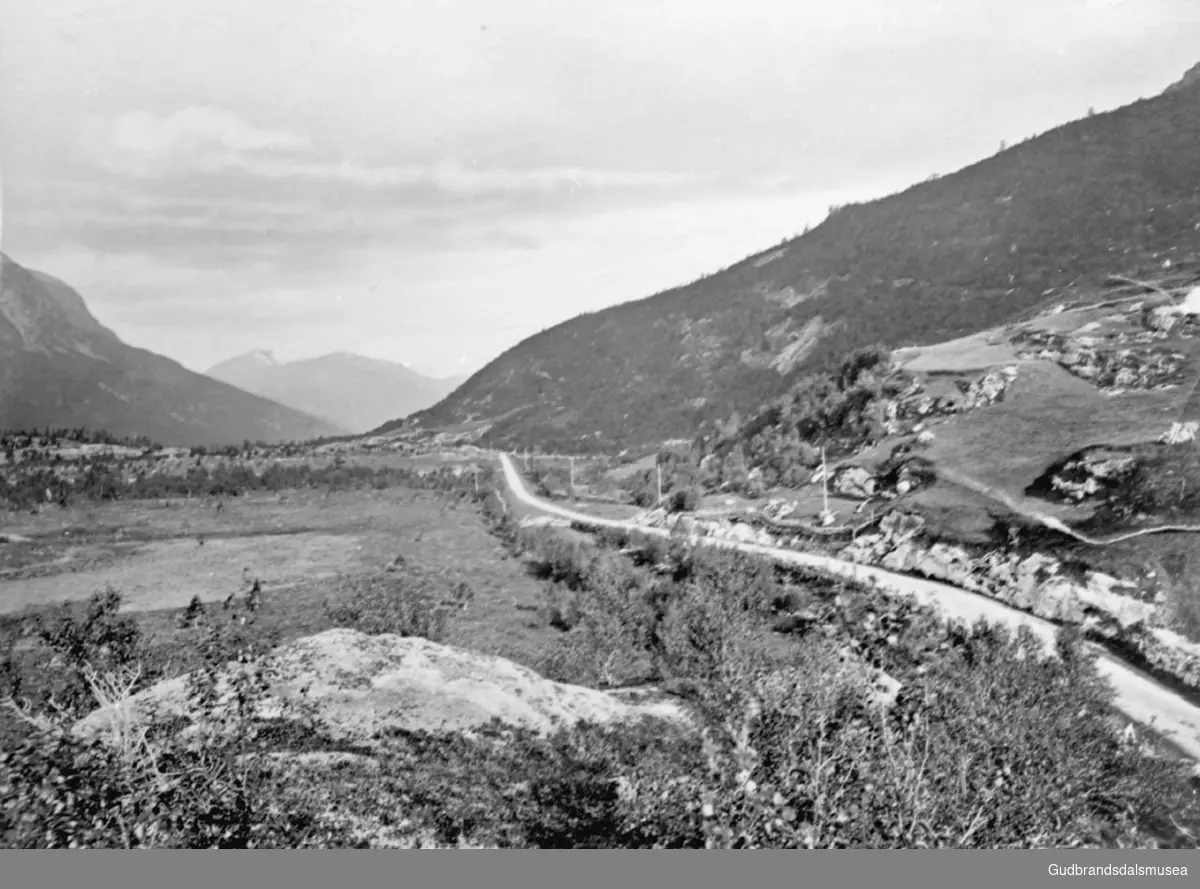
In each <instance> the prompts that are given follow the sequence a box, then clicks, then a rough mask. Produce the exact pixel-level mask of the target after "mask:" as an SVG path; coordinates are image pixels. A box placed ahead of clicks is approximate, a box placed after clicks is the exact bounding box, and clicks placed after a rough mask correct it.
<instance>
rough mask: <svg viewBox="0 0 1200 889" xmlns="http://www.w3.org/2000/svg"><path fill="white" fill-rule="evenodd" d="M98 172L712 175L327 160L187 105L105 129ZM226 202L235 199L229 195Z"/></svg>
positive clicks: (444, 187)
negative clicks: (159, 114) (373, 163)
mask: <svg viewBox="0 0 1200 889" xmlns="http://www.w3.org/2000/svg"><path fill="white" fill-rule="evenodd" d="M105 147H106V150H105V151H103V152H102V153H101V154H100V162H99V164H100V167H101V168H102V169H104V170H105V171H106V172H108V173H111V174H114V175H117V176H120V177H126V178H131V179H145V178H154V179H163V178H172V177H185V176H195V175H197V174H200V175H207V176H211V177H220V176H225V175H229V174H238V175H241V176H244V177H250V178H254V179H260V180H267V181H284V182H289V183H291V182H299V183H317V184H330V185H339V186H347V187H351V188H361V189H366V188H384V189H399V190H415V189H425V190H433V191H438V192H444V193H447V194H450V195H485V194H497V193H499V194H504V193H520V192H540V193H546V192H556V191H565V192H568V193H571V192H574V191H576V190H579V189H639V188H676V187H682V186H688V185H695V184H698V183H703V182H705V181H710V180H711V179H712V178H713V176H712V175H711V174H709V175H700V174H694V173H688V172H681V171H638V170H628V171H626V170H606V169H589V168H580V167H568V166H559V167H533V168H525V169H503V168H496V167H488V166H481V165H479V164H477V163H474V162H472V163H462V162H460V161H456V160H454V159H443V160H440V161H438V162H436V163H426V164H415V163H413V164H403V165H365V164H362V163H357V162H354V161H352V160H348V159H346V158H336V159H333V158H330V157H329V154H328V152H322V151H320V150H319V149H318V148H317V146H316V145H314V143H313V142H312V141H311V140H310V139H308V138H307V137H305V136H302V135H299V134H297V133H292V132H289V131H287V130H283V129H268V128H262V127H257V126H255V125H253V124H251V123H248V122H247V121H245V120H242V119H241V118H239V117H238V116H237V115H235V114H233V113H232V112H230V111H227V110H224V109H218V108H203V107H191V108H186V109H183V110H180V111H176V112H173V113H171V114H167V115H163V116H156V115H154V114H152V113H150V112H148V111H136V112H131V113H128V114H124V115H122V116H120V117H119V118H118V119H117V120H116V121H115V122H114V123H113V124H112V125H111V127H110V130H109V133H108V138H107V140H105ZM230 197H231V198H235V196H234V195H233V194H231V195H230Z"/></svg>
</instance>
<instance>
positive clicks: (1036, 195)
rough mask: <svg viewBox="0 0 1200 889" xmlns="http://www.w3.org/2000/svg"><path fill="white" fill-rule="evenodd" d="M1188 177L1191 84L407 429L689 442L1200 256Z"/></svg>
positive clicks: (985, 167) (693, 288) (512, 371)
mask: <svg viewBox="0 0 1200 889" xmlns="http://www.w3.org/2000/svg"><path fill="white" fill-rule="evenodd" d="M1198 169H1200V89H1197V88H1195V87H1194V84H1193V83H1192V82H1191V81H1190V80H1189V79H1187V78H1185V79H1184V80H1183V81H1181V82H1180V83H1179V85H1178V87H1177V88H1175V89H1171V90H1168V91H1166V92H1164V93H1163V94H1162V95H1160V96H1156V97H1153V98H1150V99H1146V100H1142V101H1138V102H1136V103H1133V104H1131V105H1128V106H1126V107H1124V108H1120V109H1117V110H1115V111H1112V112H1108V113H1104V114H1097V115H1092V116H1089V117H1087V118H1085V119H1083V120H1079V121H1075V122H1073V123H1069V124H1067V125H1065V126H1062V127H1059V128H1057V129H1054V130H1051V131H1050V132H1047V133H1045V134H1043V135H1041V136H1039V137H1037V138H1033V139H1030V140H1028V141H1026V142H1024V143H1021V144H1019V145H1015V146H1013V147H1011V148H1009V149H1008V150H1006V151H1003V152H1000V153H999V154H997V155H995V156H993V157H990V158H987V159H986V160H983V161H981V162H979V163H977V164H974V165H972V166H970V167H967V168H965V169H963V170H960V171H959V172H957V173H954V174H952V175H948V176H944V177H941V178H938V179H933V180H931V181H927V182H923V183H921V184H919V185H916V186H913V187H912V188H909V189H907V190H906V191H904V192H902V193H899V194H895V195H892V196H889V197H886V198H883V199H880V200H876V201H872V202H870V203H866V204H859V205H851V206H847V207H843V208H841V209H839V210H837V211H836V212H834V213H832V214H831V215H830V216H829V217H828V218H827V219H826V220H825V221H824V222H823V223H822V224H821V225H819V226H818V227H816V228H815V229H813V230H812V231H810V232H808V233H806V234H805V235H803V236H801V237H798V238H796V239H793V240H790V241H787V242H784V243H782V244H779V245H777V246H776V247H773V248H771V249H768V250H765V251H763V252H762V253H760V254H758V255H756V256H752V257H750V258H748V259H746V260H743V261H742V262H739V263H737V264H736V265H734V266H732V267H730V268H727V269H725V270H723V271H721V272H719V273H716V274H713V275H711V276H708V277H705V278H703V279H701V280H699V281H696V282H693V283H691V284H689V285H687V286H684V287H680V288H677V289H675V290H670V291H667V292H664V293H660V294H657V295H655V296H652V297H649V298H647V299H643V300H640V301H637V302H632V303H627V304H623V305H619V306H616V307H614V308H611V309H607V310H604V311H601V312H596V313H592V314H587V315H582V316H580V317H577V318H574V319H571V320H570V321H567V322H565V323H563V324H560V325H558V326H556V327H553V328H551V329H549V330H545V331H543V332H541V333H539V334H537V335H535V336H533V337H530V338H529V339H527V340H525V341H524V342H522V343H520V344H518V345H516V346H514V347H513V348H512V349H510V350H508V351H507V352H505V353H504V354H503V355H501V356H500V357H499V358H497V359H496V360H495V361H493V362H492V363H491V364H489V365H488V366H487V367H485V368H483V369H482V370H481V371H479V372H478V373H476V374H475V375H473V376H472V377H471V378H470V379H469V380H468V381H467V382H466V383H465V384H464V385H463V386H462V387H460V388H459V389H458V390H457V391H456V392H454V393H453V394H452V395H451V396H450V397H449V398H447V399H445V400H444V401H442V402H440V403H439V404H438V405H436V406H435V407H433V408H431V409H430V410H427V411H424V412H422V413H420V414H418V415H416V416H415V417H414V418H411V421H410V423H409V424H408V425H410V426H411V425H412V424H413V422H416V423H419V424H420V425H421V426H423V427H424V428H431V427H443V426H447V425H453V424H461V423H464V422H468V421H482V420H487V419H491V418H502V419H500V420H499V421H497V422H496V423H495V424H494V425H493V426H492V428H491V429H490V431H489V435H490V440H491V441H492V442H493V443H495V444H498V445H499V444H505V445H510V446H518V447H519V446H525V445H527V444H536V445H539V446H541V447H543V448H547V449H557V450H564V451H566V450H569V451H577V452H581V451H586V450H601V449H611V448H617V447H628V446H633V445H637V444H642V443H646V442H651V441H661V440H663V439H667V438H674V437H679V436H688V435H690V434H691V433H692V432H693V431H694V430H695V429H696V427H697V425H699V424H700V423H702V422H704V421H706V420H713V419H724V418H727V417H729V415H730V414H731V413H732V412H733V411H734V409H740V410H742V411H745V410H752V409H754V408H755V407H756V406H757V405H759V404H762V403H763V402H764V401H767V400H769V399H772V398H774V397H777V396H779V395H781V394H782V393H784V392H786V391H787V390H788V389H789V388H790V387H791V385H792V384H793V383H794V382H795V381H796V380H797V379H798V378H799V377H800V376H802V375H804V374H805V373H808V372H812V371H817V370H829V369H832V368H833V367H835V366H836V364H837V362H838V361H840V360H841V358H842V357H843V356H844V355H846V354H847V353H848V352H850V351H852V350H853V349H856V348H858V347H862V346H866V345H869V344H873V343H881V344H883V345H886V346H889V347H900V346H907V345H924V344H929V343H935V342H941V341H945V340H949V339H952V338H955V337H960V336H963V335H967V334H971V333H975V332H978V331H980V330H984V329H987V328H990V327H993V326H996V325H998V324H1002V323H1004V322H1007V321H1009V320H1011V319H1013V318H1014V317H1017V316H1020V315H1023V314H1025V313H1028V312H1029V311H1031V310H1033V309H1035V308H1040V307H1044V306H1045V305H1047V304H1048V303H1050V302H1054V301H1059V300H1061V299H1063V298H1064V297H1065V296H1069V295H1070V294H1071V293H1073V292H1075V290H1076V289H1077V288H1078V287H1081V286H1082V287H1088V286H1092V285H1095V284H1098V283H1099V282H1102V281H1103V280H1104V278H1105V276H1107V275H1108V274H1111V273H1124V274H1135V275H1136V274H1140V273H1146V274H1149V273H1151V270H1156V269H1161V267H1162V266H1163V263H1164V262H1165V261H1166V260H1168V259H1170V258H1180V259H1182V258H1185V257H1189V256H1192V255H1193V254H1200V228H1198V227H1197V224H1196V220H1197V219H1200V179H1198V177H1197V173H1196V171H1197V170H1198ZM402 425H404V424H400V423H390V424H387V426H385V427H383V429H382V430H381V431H390V430H391V429H394V428H397V427H399V426H402Z"/></svg>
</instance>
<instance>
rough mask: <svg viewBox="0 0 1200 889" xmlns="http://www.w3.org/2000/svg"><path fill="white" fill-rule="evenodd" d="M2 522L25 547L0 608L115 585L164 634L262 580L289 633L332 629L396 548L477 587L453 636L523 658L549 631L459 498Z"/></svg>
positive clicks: (408, 558) (309, 494)
mask: <svg viewBox="0 0 1200 889" xmlns="http://www.w3.org/2000/svg"><path fill="white" fill-rule="evenodd" d="M14 519H15V520H14ZM5 528H6V530H8V531H12V532H15V533H18V534H20V535H22V536H24V537H27V538H29V541H30V542H28V543H21V544H15V545H13V544H9V545H0V559H2V562H0V569H3V572H4V574H3V576H0V615H4V614H7V615H14V614H17V613H19V612H22V611H23V610H24V609H29V608H38V607H40V606H46V605H51V604H55V603H58V602H62V601H66V600H72V601H81V600H85V599H87V598H88V597H89V596H91V595H92V594H93V593H95V592H97V591H99V590H101V589H103V588H105V587H106V586H111V587H112V588H114V589H116V590H117V591H118V592H120V593H121V594H122V598H123V610H127V611H130V612H137V613H138V615H139V618H140V619H141V621H142V622H143V623H144V624H145V626H146V627H147V628H149V629H151V630H152V631H153V632H154V633H155V634H157V636H158V637H159V638H160V639H161V640H163V641H164V642H165V641H167V640H169V638H170V635H171V632H172V628H173V627H174V626H175V621H176V620H177V615H178V611H179V609H181V608H183V607H185V606H186V605H187V604H188V602H189V601H190V600H191V598H192V597H193V596H199V597H200V599H201V601H204V602H213V601H223V600H224V599H225V598H226V597H228V596H229V595H230V594H234V593H236V594H238V595H244V594H245V593H246V592H247V591H248V590H249V588H250V585H251V584H252V583H253V581H254V580H255V579H258V580H259V581H260V583H261V590H262V608H263V616H264V619H265V620H266V621H267V622H269V623H271V624H273V625H274V626H275V627H276V629H278V631H279V632H280V633H281V634H282V635H281V639H286V638H294V637H297V636H300V635H306V634H309V633H314V632H319V631H320V630H323V629H326V628H327V627H328V626H329V625H330V623H329V618H328V616H327V615H326V614H325V612H324V609H323V606H324V604H325V603H326V602H330V603H331V604H337V603H338V602H339V601H342V600H345V599H346V598H347V597H348V596H350V595H352V594H353V593H354V591H355V590H357V589H361V588H363V587H364V586H365V585H369V584H371V583H373V582H376V581H378V580H379V579H381V578H389V577H390V576H391V575H389V573H388V572H387V570H386V569H387V566H388V564H389V563H390V562H391V561H392V560H393V559H395V558H396V557H397V556H399V557H402V558H403V560H404V562H405V566H406V567H407V568H408V569H411V570H412V571H413V572H417V573H420V574H421V575H422V576H426V577H432V578H435V579H438V580H440V581H442V583H443V585H444V586H446V587H449V586H451V585H453V584H455V583H458V582H463V583H466V584H467V585H468V586H469V587H470V589H471V590H472V592H473V594H474V595H473V598H472V601H471V602H470V605H469V607H468V608H466V609H465V610H464V611H462V612H460V613H457V614H456V615H455V617H454V619H453V620H452V621H451V623H450V625H449V633H450V636H451V638H449V639H447V640H446V641H448V642H450V643H451V644H463V645H466V646H468V647H470V648H472V649H474V650H478V651H483V652H487V653H490V654H497V655H502V656H505V657H509V658H511V659H513V660H516V661H519V662H522V663H531V662H532V660H533V658H534V657H535V654H536V652H537V651H538V650H539V649H540V647H541V646H542V644H543V643H544V641H545V639H546V638H548V634H550V633H552V631H549V630H547V629H546V628H545V627H543V626H542V625H541V623H540V622H539V621H538V620H537V619H536V617H537V615H536V612H537V609H538V607H539V604H540V603H541V601H542V587H541V585H540V583H539V582H538V581H536V580H534V579H533V578H532V577H531V576H530V575H529V574H528V573H527V572H526V571H525V569H524V568H523V567H522V564H521V563H520V562H519V561H517V560H516V559H514V558H512V557H511V556H510V555H509V554H508V553H507V552H506V551H505V550H504V548H503V547H502V545H501V544H500V543H499V541H497V540H496V538H495V537H493V536H492V535H491V534H490V533H489V532H488V530H487V528H486V526H485V524H484V522H483V520H482V519H481V517H480V516H479V514H478V510H477V509H476V508H475V506H474V505H472V504H471V503H470V502H469V501H467V500H459V499H458V498H457V495H448V494H445V493H438V492H433V491H424V490H411V489H406V488H393V489H388V490H384V491H346V492H336V493H330V494H329V495H327V496H326V495H324V494H322V493H320V492H314V491H300V492H297V491H287V492H284V493H283V494H255V495H247V496H244V497H238V498H233V499H229V500H226V501H225V505H224V508H223V509H222V511H221V512H220V513H218V512H217V511H216V510H215V508H214V505H213V504H212V503H206V502H205V501H203V500H192V501H186V500H185V501H174V502H173V503H172V504H171V505H170V506H164V505H163V503H161V502H151V501H135V502H118V503H107V504H99V505H95V506H90V507H84V508H79V509H69V510H57V509H55V510H48V511H45V512H43V513H41V514H40V515H39V516H37V517H31V516H28V515H27V514H19V515H17V516H13V517H10V521H9V522H7V523H6V524H5ZM200 539H203V540H204V543H203V544H200V542H199V540H200ZM402 570H403V569H402Z"/></svg>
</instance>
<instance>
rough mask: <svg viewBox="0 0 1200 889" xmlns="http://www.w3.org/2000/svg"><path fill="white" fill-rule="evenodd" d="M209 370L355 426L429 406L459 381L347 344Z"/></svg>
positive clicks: (255, 356) (248, 357) (361, 428)
mask: <svg viewBox="0 0 1200 889" xmlns="http://www.w3.org/2000/svg"><path fill="white" fill-rule="evenodd" d="M262 356H265V358H266V359H267V360H264V358H263V357H262ZM208 375H209V376H210V377H212V378H214V379H217V380H221V381H222V382H225V383H228V384H230V385H232V386H237V387H238V388H239V389H244V390H245V391H247V392H253V393H254V394H256V395H259V396H261V397H263V398H269V399H271V400H273V401H276V402H278V403H280V404H284V405H287V406H289V407H292V408H294V409H295V410H299V411H303V412H304V413H307V414H312V415H314V416H317V417H324V418H326V419H327V420H329V421H330V422H332V423H334V424H336V425H338V426H340V427H342V428H346V429H350V430H352V431H355V432H366V431H367V430H369V429H373V428H375V427H376V426H378V425H379V424H380V423H383V422H385V421H387V420H390V419H393V418H394V417H396V416H398V415H399V416H404V415H407V414H409V413H413V412H415V411H418V410H421V409H423V408H426V407H429V406H430V405H432V404H434V403H436V402H437V401H438V400H439V399H441V398H443V397H445V396H446V395H447V394H449V392H450V390H451V389H452V388H453V387H454V385H455V384H456V382H457V381H449V380H446V381H443V380H433V379H429V378H427V377H425V376H422V375H421V374H420V373H417V372H416V371H413V370H411V369H409V368H408V367H406V366H405V365H403V364H400V363H398V362H395V361H386V360H384V359H382V358H371V357H368V356H366V355H359V354H357V353H355V352H348V351H345V350H339V351H335V352H327V353H325V354H323V355H317V356H314V357H312V358H303V359H299V360H296V361H285V362H278V361H276V360H275V358H274V356H273V355H272V354H271V353H269V352H263V351H258V352H250V353H247V354H245V355H240V356H238V357H237V358H231V359H229V360H228V361H222V362H221V363H220V364H218V365H216V366H214V367H212V368H210V369H209V370H208Z"/></svg>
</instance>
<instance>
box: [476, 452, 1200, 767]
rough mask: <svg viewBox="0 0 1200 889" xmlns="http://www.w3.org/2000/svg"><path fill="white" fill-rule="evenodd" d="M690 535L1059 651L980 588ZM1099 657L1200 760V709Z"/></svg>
mask: <svg viewBox="0 0 1200 889" xmlns="http://www.w3.org/2000/svg"><path fill="white" fill-rule="evenodd" d="M495 455H496V456H497V457H498V459H499V460H500V465H501V466H502V467H503V469H504V478H505V482H506V483H507V485H508V488H509V490H510V491H511V492H512V495H513V496H514V497H516V498H517V499H518V500H520V501H521V502H522V503H524V504H525V505H526V506H528V507H531V508H533V509H536V510H538V511H539V512H542V513H544V514H546V515H552V516H558V517H559V518H563V519H567V520H569V521H572V522H577V523H579V524H581V525H583V526H585V527H592V528H614V529H619V530H624V531H637V532H639V533H642V534H648V535H652V536H656V537H664V538H665V537H670V536H671V532H670V531H667V530H665V529H662V528H649V527H645V526H642V525H638V524H636V523H634V522H630V521H621V520H617V519H604V518H599V517H597V516H590V515H586V514H585V513H580V512H575V511H574V510H571V509H567V508H565V507H562V506H558V505H557V504H553V503H547V502H546V501H544V500H541V499H539V498H537V497H535V496H533V495H532V494H530V493H529V491H528V490H527V489H526V487H525V481H524V479H522V478H521V475H520V473H519V472H518V471H517V468H516V466H515V465H514V464H513V461H512V458H511V457H510V456H509V455H508V454H505V453H499V452H497V453H496V454H495ZM690 541H691V542H692V543H695V544H699V545H703V546H714V547H718V548H722V549H734V550H739V551H741V552H745V553H751V554H754V555H759V556H763V557H766V558H769V559H772V560H774V561H775V562H777V563H779V564H784V565H795V566H797V567H802V568H811V569H815V570H817V571H821V572H823V573H826V574H831V575H835V576H838V577H844V578H846V579H849V580H853V581H858V582H866V583H873V584H875V585H876V586H877V587H878V588H879V589H880V590H881V591H883V592H885V593H888V594H892V595H899V596H909V597H912V598H915V599H916V600H917V601H918V602H920V603H921V604H922V605H929V606H932V607H933V608H935V609H936V610H937V611H938V612H939V613H940V614H941V615H942V616H943V618H944V619H946V620H948V621H964V622H967V623H973V622H975V621H976V620H979V619H980V618H982V619H984V620H986V621H988V622H989V623H994V624H1000V625H1003V626H1006V627H1009V628H1011V629H1016V628H1017V627H1018V626H1025V627H1028V628H1029V629H1030V630H1031V631H1032V632H1033V634H1034V635H1035V636H1036V637H1037V638H1038V639H1039V640H1040V641H1041V642H1042V644H1043V645H1044V646H1045V647H1046V650H1047V651H1048V652H1053V651H1054V640H1055V635H1056V629H1055V626H1054V625H1053V624H1052V623H1050V622H1049V621H1046V620H1042V619H1041V618H1038V617H1034V616H1033V615H1031V614H1026V613H1025V612H1023V611H1018V610H1017V609H1015V608H1011V607H1009V606H1008V605H1005V604H1003V603H1002V602H998V601H996V600H995V599H989V598H988V597H986V596H981V595H979V594H977V593H972V592H969V591H967V590H962V589H959V588H957V587H953V586H950V585H948V584H944V583H937V582H936V581H932V580H923V579H921V578H916V577H909V576H908V575H905V574H897V573H895V572H893V571H888V570H886V569H883V568H876V567H874V566H868V565H859V564H856V563H854V562H848V561H845V560H843V559H835V558H833V557H830V556H821V555H816V554H813V553H804V552H797V551H795V550H788V549H780V548H779V547H773V546H763V545H761V544H754V543H741V542H735V541H729V540H719V539H717V538H713V537H704V536H693V537H691V538H690ZM1088 644H1089V645H1090V646H1091V648H1092V649H1093V650H1094V651H1095V652H1096V654H1097V655H1098V658H1097V668H1098V670H1099V672H1100V674H1101V675H1102V676H1104V677H1105V678H1106V679H1107V680H1108V681H1109V683H1110V684H1111V685H1112V688H1113V690H1114V692H1115V699H1114V702H1113V703H1114V705H1115V706H1116V708H1117V709H1118V710H1119V711H1120V712H1121V713H1123V714H1124V715H1125V716H1126V717H1128V718H1129V719H1130V720H1132V721H1133V722H1136V723H1139V724H1141V725H1144V726H1147V727H1149V728H1151V729H1152V730H1153V731H1154V732H1155V733H1157V734H1158V735H1160V736H1161V737H1163V738H1164V739H1165V740H1166V741H1168V742H1169V743H1170V744H1171V745H1172V746H1174V747H1175V748H1176V749H1177V750H1178V751H1180V752H1181V753H1183V754H1185V755H1186V756H1188V757H1189V758H1190V759H1192V760H1193V761H1195V762H1197V763H1200V707H1197V706H1195V705H1194V704H1191V703H1189V702H1188V701H1186V700H1185V699H1184V698H1182V697H1180V696H1179V695H1178V694H1176V693H1175V692H1173V691H1171V690H1170V689H1168V688H1166V687H1165V686H1163V685H1162V684H1160V683H1159V682H1157V681H1156V680H1154V679H1152V678H1151V677H1149V676H1147V675H1146V674H1145V673H1143V672H1141V671H1140V670H1137V669H1135V668H1134V667H1131V666H1129V665H1128V664H1126V663H1124V662H1123V661H1121V660H1119V659H1118V658H1116V657H1113V656H1112V655H1111V654H1109V653H1108V652H1106V651H1104V650H1103V649H1102V648H1100V647H1099V646H1097V645H1094V644H1092V643H1088Z"/></svg>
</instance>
